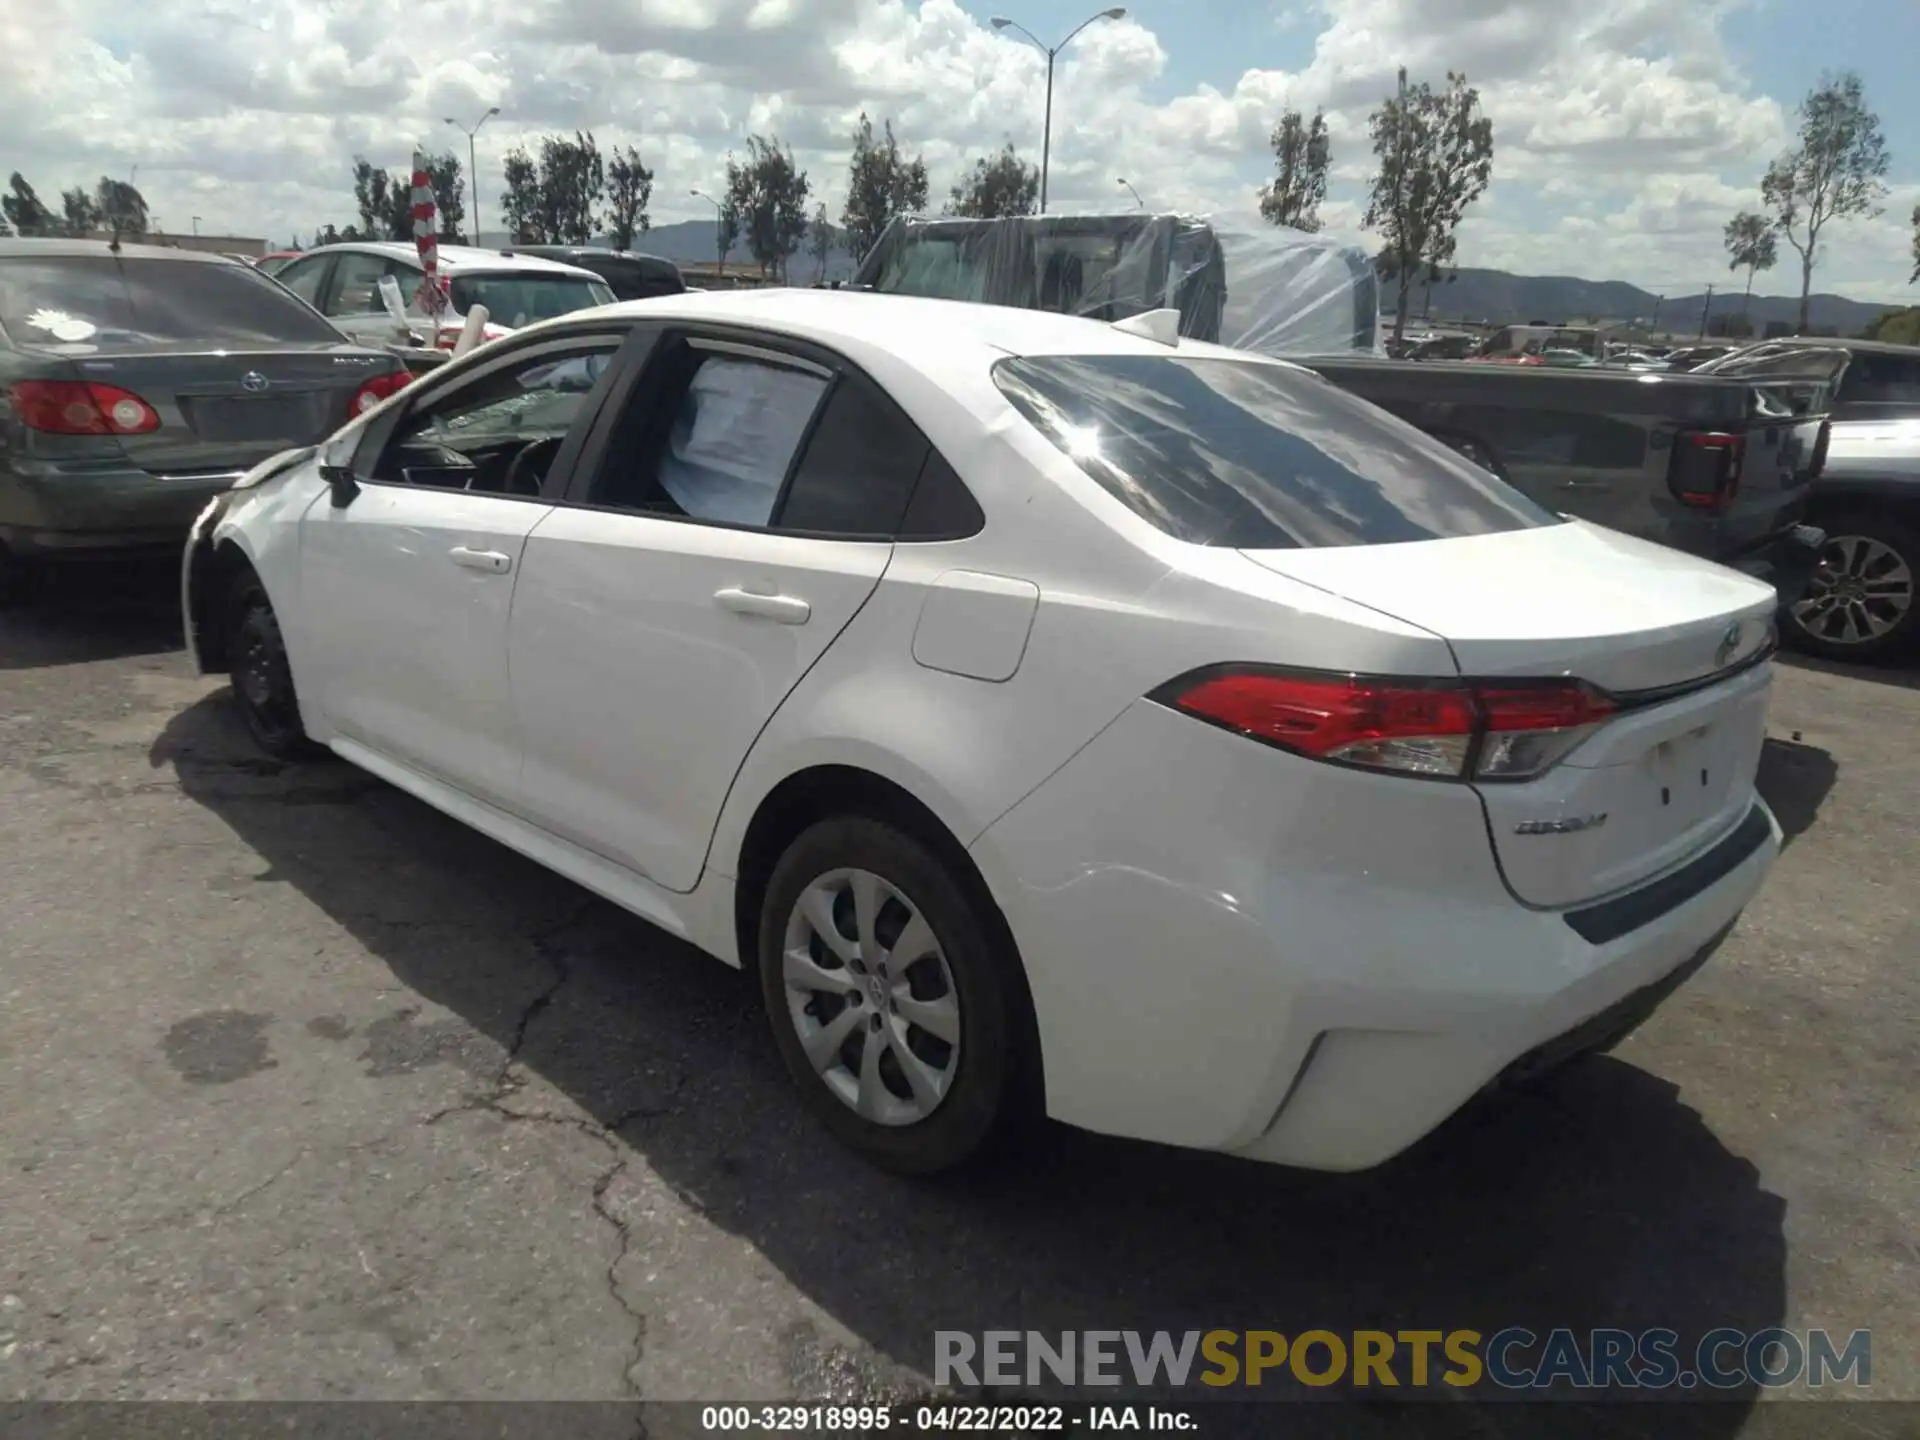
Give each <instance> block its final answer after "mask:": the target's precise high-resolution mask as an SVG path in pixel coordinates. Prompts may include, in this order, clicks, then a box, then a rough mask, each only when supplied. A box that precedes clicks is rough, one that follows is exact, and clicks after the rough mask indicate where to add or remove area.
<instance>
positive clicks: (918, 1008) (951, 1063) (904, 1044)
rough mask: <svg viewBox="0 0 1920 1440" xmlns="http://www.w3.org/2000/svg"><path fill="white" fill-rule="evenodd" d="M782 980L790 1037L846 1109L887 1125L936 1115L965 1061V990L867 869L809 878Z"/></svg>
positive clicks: (917, 922) (794, 914)
mask: <svg viewBox="0 0 1920 1440" xmlns="http://www.w3.org/2000/svg"><path fill="white" fill-rule="evenodd" d="M781 975H782V981H783V984H784V987H785V994H786V1001H787V1013H788V1016H789V1018H790V1019H791V1021H792V1024H793V1028H794V1033H795V1034H796V1035H797V1036H798V1038H799V1040H800V1044H801V1047H802V1049H803V1050H805V1052H806V1056H807V1059H808V1061H809V1062H810V1063H811V1064H812V1066H813V1070H814V1073H815V1074H817V1075H818V1076H819V1077H820V1079H821V1080H822V1082H824V1083H825V1085H826V1087H827V1089H828V1090H830V1091H831V1092H832V1093H833V1095H834V1097H835V1098H836V1099H838V1100H839V1101H840V1102H841V1103H842V1104H843V1105H846V1106H847V1107H848V1108H849V1109H851V1110H853V1111H854V1112H855V1113H856V1114H858V1115H859V1116H860V1117H861V1118H863V1119H865V1120H869V1121H872V1122H873V1123H875V1124H878V1125H886V1126H903V1125H912V1124H915V1123H917V1122H919V1121H922V1120H925V1119H926V1118H927V1117H928V1116H930V1115H932V1114H933V1112H934V1111H935V1110H937V1109H938V1108H939V1106H940V1104H941V1102H942V1101H943V1100H945V1099H946V1096H947V1092H948V1090H949V1089H950V1088H951V1087H952V1084H953V1080H954V1076H955V1075H956V1074H957V1073H958V1069H959V1064H960V1041H961V1013H960V992H959V989H958V987H957V986H956V985H955V984H954V979H953V971H952V969H951V968H950V967H949V965H948V963H947V957H946V954H945V952H944V951H943V950H942V948H941V945H940V941H939V938H938V937H937V936H936V935H935V934H934V932H933V928H932V927H931V926H930V925H929V924H928V923H927V921H926V918H925V917H924V916H923V915H922V914H921V912H920V910H919V908H918V907H917V906H916V905H914V903H913V902H912V900H910V899H909V898H908V897H907V896H906V895H905V894H903V893H902V892H901V891H900V890H899V888H898V887H896V886H895V885H893V884H891V883H890V882H889V881H887V880H886V879H884V878H882V877H881V876H879V875H876V874H874V873H873V872H872V871H870V870H859V869H843V870H834V871H830V872H828V873H826V874H823V875H821V876H819V877H818V878H816V879H815V880H813V881H812V882H811V883H810V884H809V885H807V886H806V888H805V889H803V890H802V891H801V892H800V897H799V899H798V900H797V901H796V902H795V904H794V906H793V909H792V911H791V913H790V914H789V916H788V919H787V925H786V931H785V943H784V946H783V950H782V955H781Z"/></svg>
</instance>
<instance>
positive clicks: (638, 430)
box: [508, 335, 918, 892]
mask: <svg viewBox="0 0 1920 1440" xmlns="http://www.w3.org/2000/svg"><path fill="white" fill-rule="evenodd" d="M845 393H848V391H847V382H846V381H845V378H844V377H839V376H837V374H836V371H835V370H834V368H833V367H832V365H831V364H827V363H822V362H821V360H820V359H818V358H814V359H809V358H807V357H806V356H805V355H803V354H801V353H799V352H798V351H797V350H795V349H793V348H789V347H785V346H784V345H783V343H782V342H777V341H768V342H767V345H766V346H764V347H762V346H759V345H757V344H756V345H744V344H740V343H711V344H710V343H707V342H705V341H703V340H702V339H701V338H699V337H698V336H693V337H689V336H685V335H668V336H667V337H665V338H664V339H663V340H662V341H661V342H660V344H659V345H658V346H657V347H656V348H655V350H654V352H653V356H652V360H651V362H650V364H649V365H648V367H647V369H646V371H645V372H644V374H643V375H642V377H641V383H640V385H639V386H638V388H637V389H636V390H635V392H634V394H633V396H632V397H631V399H630V400H629V401H628V402H627V403H626V404H625V405H624V406H623V407H622V408H620V409H619V410H618V411H617V412H616V411H615V410H614V409H613V408H612V406H610V407H609V415H608V418H607V420H606V421H603V426H604V427H605V430H606V435H605V437H604V438H596V440H595V442H594V444H595V446H597V447H599V452H600V456H601V458H600V459H599V461H598V464H597V466H595V468H594V470H593V471H592V472H591V473H589V472H588V471H586V470H583V471H582V472H581V474H580V476H579V478H578V479H577V480H576V489H575V491H574V492H573V494H571V495H570V497H569V499H570V501H577V502H578V503H569V504H567V505H564V506H562V507H560V508H558V509H556V510H555V511H554V512H553V514H552V515H551V516H549V517H548V518H547V519H546V520H545V521H543V522H542V523H541V525H540V527H539V529H538V530H536V531H535V532H534V534H533V535H532V537H531V538H530V539H529V541H528V543H527V547H526V552H525V558H524V561H523V563H522V567H521V569H522V574H521V579H520V584H519V588H518V590H517V591H516V593H515V596H514V608H513V621H512V627H511V635H510V638H509V642H508V655H509V661H510V670H511V674H512V684H513V693H514V696H515V698H516V701H517V703H518V707H519V714H520V717H521V723H522V727H523V735H524V742H525V757H526V758H525V770H524V777H523V791H524V794H525V796H526V803H527V804H528V805H529V806H532V807H536V808H535V809H534V810H533V811H532V812H530V818H532V819H533V820H534V821H535V822H536V823H537V824H539V825H541V826H543V827H544V828H546V829H548V830H550V831H552V832H553V833H555V834H558V835H561V836H563V837H564V838H566V839H569V840H572V841H573V842H574V843H576V844H579V845H582V846H584V847H586V848H587V849H590V850H593V851H595V852H597V853H599V854H601V855H603V856H604V857H606V858H607V859H609V860H612V861H614V862H615V863H617V864H620V865H624V866H626V867H627V868H629V869H631V870H634V871H637V872H638V873H640V874H642V875H644V876H646V877H647V878H648V879H650V880H652V881H653V882H654V883H655V884H657V885H660V886H662V887H664V888H666V889H669V890H675V891H683V892H684V891H687V890H691V889H692V888H693V887H694V885H695V884H697V883H698V881H699V878H700V873H701V870H702V868H703V867H704V864H705V860H706V853H707V846H708V843H709V842H710V840H711V839H712V836H713V830H714V825H715V823H716V822H717V820H718V817H719V814H720V809H721V806H722V805H723V804H724V803H725V800H726V796H727V791H728V788H729V787H730V786H731V785H732V783H733V780H734V777H735V775H736V774H737V773H738V772H739V769H740V766H741V763H742V762H743V760H744V759H745V757H746V755H747V752H748V751H749V750H750V749H751V748H752V746H753V743H754V741H755V739H756V738H757V737H758V736H759V734H760V731H761V730H762V728H763V727H764V726H765V725H766V723H767V721H768V720H769V719H770V718H771V717H772V715H773V713H774V711H775V710H776V709H778V708H779V706H780V704H781V703H782V701H784V700H785V699H786V697H787V695H788V694H789V693H790V692H791V691H792V689H793V688H794V686H795V685H797V684H798V683H799V682H800V680H801V678H802V677H803V676H804V675H805V674H806V673H807V671H808V669H809V668H810V667H811V666H812V665H813V664H814V662H815V661H816V660H818V659H819V658H820V656H821V655H822V654H824V653H825V651H826V649H827V647H828V646H829V645H831V644H832V643H833V641H834V638H835V637H836V636H837V635H839V634H840V632H841V631H842V630H843V629H844V628H845V627H846V625H847V623H848V622H849V621H850V620H851V619H852V618H853V617H854V615H855V614H857V613H858V612H859V610H860V608H861V606H863V605H864V604H865V603H866V601H867V598H868V597H869V596H870V595H871V594H872V593H873V591H874V588H875V586H876V585H877V584H878V583H879V580H880V576H881V573H882V572H883V571H884V570H885V569H886V566H887V562H888V560H889V558H890V557H891V554H892V548H893V547H892V543H891V539H890V536H891V533H892V530H891V524H892V521H891V520H889V521H887V522H886V524H885V525H884V526H882V525H878V524H876V527H875V532H874V533H872V534H870V535H868V536H867V537H866V538H858V539H856V538H847V539H836V538H832V535H831V533H822V532H823V530H827V531H831V527H830V526H829V525H828V523H827V522H826V521H825V520H823V519H817V518H816V520H815V521H810V522H809V523H808V525H807V527H806V528H807V530H808V532H809V533H807V534H795V533H782V525H781V519H782V516H783V515H785V514H794V513H798V512H795V511H793V509H792V507H793V506H794V504H795V503H796V497H797V496H799V495H801V494H802V493H803V490H804V489H805V486H806V483H808V482H807V478H806V477H807V475H808V473H809V471H810V470H811V469H813V468H816V467H814V466H812V464H811V457H813V456H814V455H815V454H816V453H818V452H820V451H821V450H822V448H823V442H822V441H821V436H822V435H823V434H825V433H827V432H828V431H829V430H830V429H838V428H840V427H830V426H829V425H827V424H826V422H825V420H824V419H823V420H822V421H821V422H820V423H818V424H816V422H815V416H816V413H818V412H820V411H821V409H822V406H823V405H827V406H828V408H829V410H830V411H831V410H832V409H833V407H834V406H835V405H837V404H838V402H839V400H840V397H841V396H842V395H843V394H845ZM830 395H831V396H832V400H831V401H830V400H829V396H830ZM810 436H811V437H812V438H811V439H810V438H809V437H810ZM590 463H592V456H589V457H588V459H587V460H585V461H583V464H590ZM913 465H914V470H913V471H910V472H909V479H911V476H912V474H913V473H916V472H917V467H918V459H917V457H916V458H914V460H913ZM789 477H792V478H791V479H790V478H789ZM904 503H905V499H904V493H903V494H902V496H901V500H900V505H901V506H904ZM892 518H893V519H897V518H898V517H897V515H896V516H894V517H892ZM881 530H884V532H885V533H879V532H880V531H881ZM833 533H837V532H833Z"/></svg>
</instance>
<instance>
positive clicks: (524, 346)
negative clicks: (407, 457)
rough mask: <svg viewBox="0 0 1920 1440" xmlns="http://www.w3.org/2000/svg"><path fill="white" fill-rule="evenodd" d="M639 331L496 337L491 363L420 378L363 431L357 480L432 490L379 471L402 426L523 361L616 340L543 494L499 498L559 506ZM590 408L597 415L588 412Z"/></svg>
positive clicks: (598, 329)
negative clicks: (522, 338)
mask: <svg viewBox="0 0 1920 1440" xmlns="http://www.w3.org/2000/svg"><path fill="white" fill-rule="evenodd" d="M635 334H636V328H635V327H630V326H625V325H606V324H602V325H598V326H592V327H586V328H582V329H580V330H576V331H572V332H570V333H568V334H564V335H539V336H536V337H532V338H530V339H528V340H525V341H522V342H521V343H519V344H517V345H516V344H513V343H512V342H511V341H496V342H495V344H497V345H499V346H500V347H501V350H500V352H499V353H490V354H488V355H487V358H486V361H485V363H481V364H476V365H474V367H473V368H472V369H470V370H466V369H463V370H461V371H460V372H459V373H458V374H456V375H448V374H446V373H445V372H444V371H443V372H441V373H440V374H438V375H433V376H430V377H428V378H427V379H425V380H416V381H415V382H414V385H415V386H418V387H420V388H419V390H418V393H416V394H413V395H409V396H408V397H407V400H406V403H405V404H402V405H398V406H396V407H395V408H394V411H393V413H392V414H391V415H387V416H383V417H382V418H381V420H380V421H379V422H377V423H375V424H373V425H369V426H368V427H367V429H366V432H365V433H364V434H362V435H361V437H360V443H359V444H357V445H356V446H354V450H353V460H352V463H351V468H352V470H353V477H354V479H355V480H356V481H357V482H359V483H360V484H362V485H375V486H379V487H380V488H382V489H389V490H424V489H429V488H431V487H427V486H411V485H406V484H403V483H401V482H399V481H394V480H383V479H380V478H378V477H377V476H376V475H375V474H374V473H373V472H374V469H375V468H376V467H377V465H378V464H379V462H380V459H381V457H382V456H384V455H385V454H386V451H387V447H388V446H389V445H390V444H392V442H393V438H394V435H395V434H396V433H397V432H398V431H399V429H400V427H401V426H402V425H404V424H406V423H407V422H408V421H410V420H412V419H413V418H414V417H415V416H417V415H418V414H420V412H421V411H423V410H426V409H428V408H430V407H432V406H434V405H436V404H438V403H439V402H440V401H442V400H444V399H445V398H447V397H448V396H449V395H453V394H455V393H457V392H459V391H461V390H464V389H466V388H467V387H468V386H470V385H474V384H480V383H484V382H485V381H487V380H488V379H490V378H492V377H493V376H495V375H497V374H499V373H500V372H501V371H502V370H506V369H509V368H512V367H515V366H518V365H522V364H524V363H526V362H527V361H529V360H538V359H540V358H541V357H542V356H544V355H547V354H550V353H555V352H560V351H567V350H575V349H578V348H580V347H582V346H586V345H591V344H593V343H594V342H595V341H610V342H612V343H611V348H610V349H609V350H608V352H607V353H608V354H609V356H610V357H611V359H610V361H609V363H608V365H607V368H606V370H605V371H604V372H602V374H601V376H600V378H599V380H597V381H596V382H595V383H594V388H593V389H592V390H590V391H588V392H587V396H586V399H585V400H584V401H583V402H582V410H583V413H582V414H581V415H578V416H576V417H575V418H574V422H573V424H572V425H571V426H569V427H568V429H567V433H566V436H565V437H564V438H563V439H562V441H561V444H560V449H559V451H558V453H556V454H555V455H554V457H553V464H552V465H550V466H549V467H548V468H547V474H546V478H545V480H544V481H543V482H542V484H541V487H540V494H539V495H537V496H535V495H499V496H495V497H494V498H496V499H501V500H519V501H522V502H523V503H526V504H529V505H553V504H556V503H558V501H557V498H556V496H557V495H558V494H563V493H564V492H565V490H566V488H567V486H568V485H569V484H570V483H571V481H572V478H573V470H574V468H575V465H576V463H577V462H578V460H579V457H580V453H581V451H582V450H583V449H584V448H585V446H586V443H587V440H588V439H589V437H590V436H591V435H592V433H593V431H594V429H595V428H596V427H597V426H598V424H599V422H600V418H601V416H602V414H603V413H604V412H605V409H606V405H607V398H608V396H609V395H611V394H612V393H613V391H614V389H615V386H616V384H617V381H618V377H620V376H621V375H622V374H624V372H625V371H626V369H627V368H628V367H629V366H631V365H632V363H633V356H632V354H631V353H630V352H631V351H632V350H633V348H634V338H635ZM409 388H412V387H409ZM588 411H590V412H591V413H585V412H588ZM444 493H447V494H454V493H459V494H467V493H470V492H467V491H459V492H454V491H447V492H444ZM487 493H489V494H491V493H492V492H490V491H489V492H487Z"/></svg>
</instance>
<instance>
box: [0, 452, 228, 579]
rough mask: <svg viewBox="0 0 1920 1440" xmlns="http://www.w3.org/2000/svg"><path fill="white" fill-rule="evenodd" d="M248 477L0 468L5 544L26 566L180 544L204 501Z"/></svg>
mask: <svg viewBox="0 0 1920 1440" xmlns="http://www.w3.org/2000/svg"><path fill="white" fill-rule="evenodd" d="M244 473H245V472H244V471H241V470H231V471H229V470H222V471H219V472H215V473H206V472H199V473H194V474H189V475H173V476H165V475H154V474H150V473H149V472H147V471H145V470H141V469H137V468H134V467H131V466H125V467H114V468H104V467H102V468H91V467H90V468H84V469H82V468H68V469H62V468H54V467H46V468H41V469H33V470H25V469H18V468H15V469H0V543H4V544H5V545H6V547H7V549H8V550H9V551H10V552H11V553H12V554H13V555H14V556H16V557H17V558H19V559H25V560H35V559H60V558H64V557H71V556H79V555H86V554H97V553H103V552H115V551H121V550H136V549H145V548H148V547H161V546H169V545H178V544H180V543H181V542H182V541H183V540H185V539H186V537H187V531H188V530H189V529H190V528H191V527H192V525H193V521H194V517H195V516H196V515H198V514H199V513H200V511H201V510H202V509H204V508H205V507H206V504H207V501H208V500H209V499H211V498H212V497H213V496H215V495H218V494H220V493H221V492H223V491H225V490H229V489H231V488H232V486H233V483H234V481H236V480H238V479H239V478H240V476H241V475H242V474H244Z"/></svg>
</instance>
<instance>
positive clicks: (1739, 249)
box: [1725, 210, 1780, 315]
mask: <svg viewBox="0 0 1920 1440" xmlns="http://www.w3.org/2000/svg"><path fill="white" fill-rule="evenodd" d="M1725 243H1726V247H1727V268H1728V269H1729V270H1745V271H1746V272H1747V293H1746V299H1745V300H1744V301H1743V302H1742V304H1741V306H1740V313H1741V314H1742V315H1745V314H1746V313H1747V311H1748V310H1750V309H1751V308H1752V306H1753V277H1754V275H1755V274H1756V273H1758V272H1759V271H1761V270H1771V269H1772V268H1773V266H1774V262H1775V261H1776V260H1778V259H1779V258H1780V247H1779V245H1777V244H1776V243H1775V231H1774V228H1773V222H1772V221H1771V220H1769V219H1767V217H1766V216H1764V215H1756V214H1754V213H1753V212H1752V211H1751V210H1742V211H1741V212H1740V213H1739V214H1738V215H1736V216H1734V217H1733V219H1731V220H1729V221H1728V222H1727V229H1726V236H1725Z"/></svg>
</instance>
